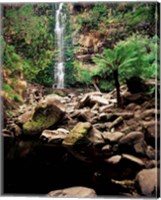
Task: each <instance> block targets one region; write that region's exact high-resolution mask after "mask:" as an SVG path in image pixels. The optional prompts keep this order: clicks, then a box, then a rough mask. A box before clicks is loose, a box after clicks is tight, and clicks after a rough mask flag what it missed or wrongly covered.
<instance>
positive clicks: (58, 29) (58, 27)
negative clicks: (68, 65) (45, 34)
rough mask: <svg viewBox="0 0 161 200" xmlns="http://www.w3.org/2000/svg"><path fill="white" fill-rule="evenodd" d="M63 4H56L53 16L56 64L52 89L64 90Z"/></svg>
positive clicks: (64, 16)
mask: <svg viewBox="0 0 161 200" xmlns="http://www.w3.org/2000/svg"><path fill="white" fill-rule="evenodd" d="M62 7H63V3H59V4H56V16H55V20H56V22H55V29H54V32H55V37H56V45H57V46H56V47H57V50H58V55H57V63H56V65H55V73H54V75H55V83H54V85H53V87H56V88H60V89H62V88H64V73H65V72H64V71H65V70H64V68H65V63H64V29H65V18H66V15H65V13H63V11H62Z"/></svg>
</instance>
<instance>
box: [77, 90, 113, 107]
mask: <svg viewBox="0 0 161 200" xmlns="http://www.w3.org/2000/svg"><path fill="white" fill-rule="evenodd" d="M95 104H98V105H108V104H109V101H108V100H107V99H106V98H104V97H102V93H100V92H91V93H87V94H86V95H84V97H83V98H82V99H81V100H80V102H79V105H78V107H79V108H83V107H90V108H91V107H93V106H94V105H95Z"/></svg>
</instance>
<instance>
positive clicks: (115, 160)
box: [105, 155, 122, 165]
mask: <svg viewBox="0 0 161 200" xmlns="http://www.w3.org/2000/svg"><path fill="white" fill-rule="evenodd" d="M121 159H122V156H121V155H115V156H112V157H110V158H108V159H105V162H106V163H108V164H112V165H116V164H118V163H119V162H120V161H121Z"/></svg>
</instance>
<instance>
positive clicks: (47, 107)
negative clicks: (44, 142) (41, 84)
mask: <svg viewBox="0 0 161 200" xmlns="http://www.w3.org/2000/svg"><path fill="white" fill-rule="evenodd" d="M64 115H65V107H64V105H63V104H62V103H61V102H60V101H59V99H58V97H54V96H50V95H49V96H47V97H46V98H45V99H44V100H42V101H40V102H38V104H37V105H36V107H35V110H34V112H33V115H32V118H31V119H30V120H28V121H27V122H26V123H24V124H23V133H24V134H27V135H37V134H41V132H42V131H43V130H45V129H48V128H49V127H51V126H53V125H55V124H56V123H57V122H58V121H59V120H60V119H62V118H63V117H64Z"/></svg>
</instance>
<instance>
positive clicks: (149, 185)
mask: <svg viewBox="0 0 161 200" xmlns="http://www.w3.org/2000/svg"><path fill="white" fill-rule="evenodd" d="M135 184H136V186H137V188H138V191H139V192H140V193H141V194H142V195H145V196H147V197H152V196H153V197H156V193H157V191H158V190H159V169H157V168H152V169H143V170H142V171H140V172H139V173H138V174H137V176H136V178H135ZM158 193H159V191H158Z"/></svg>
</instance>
